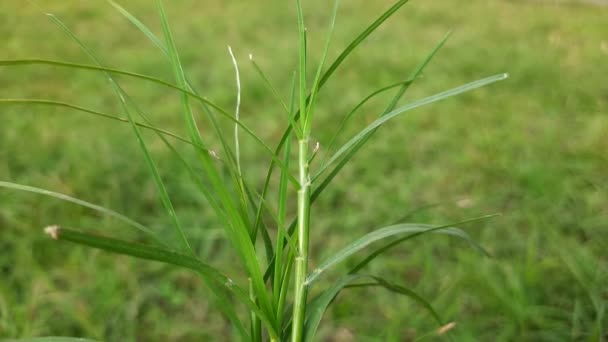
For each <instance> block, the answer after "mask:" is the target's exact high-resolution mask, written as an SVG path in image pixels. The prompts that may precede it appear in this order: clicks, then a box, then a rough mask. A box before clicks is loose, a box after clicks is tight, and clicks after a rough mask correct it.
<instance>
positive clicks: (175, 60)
mask: <svg viewBox="0 0 608 342" xmlns="http://www.w3.org/2000/svg"><path fill="white" fill-rule="evenodd" d="M156 5H157V8H158V12H159V14H160V18H161V26H162V27H163V33H164V36H165V41H166V45H167V47H168V50H169V55H170V57H171V64H172V66H173V71H174V73H175V76H176V78H177V80H178V85H179V86H181V87H182V88H185V87H186V86H187V84H186V78H185V76H184V70H183V68H182V65H181V62H180V60H179V56H178V53H177V48H176V46H175V42H174V40H173V38H172V35H171V30H170V29H169V23H168V20H167V16H166V13H165V11H164V8H163V5H162V1H161V0H157V1H156ZM182 107H183V116H184V119H185V120H186V122H187V126H188V129H189V131H190V136H191V139H192V140H193V141H197V142H199V143H200V144H201V145H203V146H204V144H203V142H202V138H201V136H200V133H199V131H198V129H197V127H196V123H195V121H194V116H193V115H192V110H191V108H190V105H189V100H188V95H186V94H182ZM199 156H200V158H199V159H200V160H201V162H202V164H203V167H205V171H206V173H207V175H208V177H209V178H210V180H211V182H212V183H213V184H214V188H215V190H216V192H217V193H218V196H219V197H220V200H221V202H222V204H223V206H224V207H225V209H226V210H227V212H228V214H229V216H230V218H231V219H232V221H233V222H232V227H226V228H228V230H229V231H231V234H230V235H231V240H232V242H233V244H234V247H235V248H236V249H237V251H238V252H239V254H240V255H241V259H242V261H243V263H244V265H245V267H246V269H247V271H248V273H249V276H250V277H251V279H252V283H253V287H254V289H255V293H256V296H257V300H258V301H259V303H260V307H261V309H262V311H264V313H265V314H266V315H267V317H273V320H272V321H270V322H265V323H270V325H271V326H268V327H267V329H268V331H269V333H271V335H272V332H273V331H274V332H275V335H274V336H271V337H276V331H277V330H278V329H276V319H274V318H275V317H276V316H275V313H274V310H273V307H272V305H271V302H270V298H269V297H268V293H267V292H266V287H265V284H264V281H263V276H262V273H261V270H260V265H259V262H258V260H257V255H256V252H255V247H254V246H253V243H252V240H251V238H250V236H249V232H248V230H247V227H246V223H245V222H244V220H243V217H241V216H240V214H239V213H238V210H237V209H236V206H235V203H234V201H233V200H232V198H230V195H229V194H228V192H227V190H226V188H225V186H224V185H223V184H222V183H221V179H220V178H219V175H218V174H217V170H216V169H215V168H214V166H213V165H212V164H211V163H210V162H211V161H210V156H209V155H206V154H200V153H199Z"/></svg>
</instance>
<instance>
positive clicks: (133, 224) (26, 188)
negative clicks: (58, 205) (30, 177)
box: [0, 181, 164, 244]
mask: <svg viewBox="0 0 608 342" xmlns="http://www.w3.org/2000/svg"><path fill="white" fill-rule="evenodd" d="M0 187H3V188H7V189H13V190H19V191H27V192H32V193H35V194H39V195H44V196H49V197H53V198H57V199H60V200H62V201H66V202H70V203H74V204H77V205H79V206H82V207H85V208H89V209H93V210H95V211H98V212H100V213H102V214H104V215H108V216H110V217H113V218H115V219H117V220H120V221H122V222H124V223H126V224H128V225H130V226H131V227H134V228H136V229H137V230H139V231H141V232H143V233H146V234H148V235H150V236H151V237H153V238H154V239H156V240H157V241H158V242H161V241H160V240H158V238H157V237H156V233H155V232H154V231H152V230H151V229H150V228H148V227H146V226H144V225H143V224H141V223H139V222H136V221H134V220H132V219H130V218H128V217H126V216H125V215H123V214H120V213H118V212H116V211H114V210H112V209H108V208H105V207H102V206H100V205H97V204H93V203H91V202H87V201H84V200H81V199H78V198H75V197H72V196H68V195H65V194H61V193H58V192H54V191H50V190H46V189H41V188H36V187H33V186H29V185H23V184H17V183H13V182H4V181H0ZM161 243H162V242H161ZM163 244H164V243H163Z"/></svg>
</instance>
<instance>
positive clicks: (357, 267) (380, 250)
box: [348, 214, 500, 274]
mask: <svg viewBox="0 0 608 342" xmlns="http://www.w3.org/2000/svg"><path fill="white" fill-rule="evenodd" d="M496 216H500V215H498V214H494V215H486V216H481V217H476V218H474V219H470V220H466V221H461V222H458V223H455V224H453V225H454V226H456V225H457V226H462V225H464V224H468V223H472V222H477V221H481V220H487V219H491V218H493V217H496ZM427 232H429V231H421V232H418V233H414V234H411V235H408V236H404V237H402V238H399V239H397V240H395V241H391V242H389V243H387V244H385V245H384V246H382V247H380V248H378V249H376V250H375V251H374V252H372V253H370V254H369V255H368V256H367V257H365V258H364V259H363V260H362V261H361V262H359V263H358V264H357V265H355V267H353V268H352V269H351V270H350V271H349V272H348V273H350V274H354V273H357V272H359V271H360V270H361V269H362V268H363V267H365V266H366V265H367V264H369V263H370V262H372V261H373V260H374V259H376V258H377V257H378V256H380V255H381V254H383V253H386V252H387V251H388V250H390V249H392V248H393V247H395V246H397V245H399V244H400V243H402V242H404V241H406V240H410V239H413V238H415V237H416V236H418V235H421V234H425V233H427ZM468 243H469V244H470V245H471V246H472V247H473V248H474V249H476V250H477V251H479V252H480V253H482V254H483V255H485V256H488V257H489V256H490V253H488V252H487V251H486V250H485V249H484V248H483V247H482V246H481V245H479V244H477V243H476V242H475V241H474V240H472V239H469V240H468Z"/></svg>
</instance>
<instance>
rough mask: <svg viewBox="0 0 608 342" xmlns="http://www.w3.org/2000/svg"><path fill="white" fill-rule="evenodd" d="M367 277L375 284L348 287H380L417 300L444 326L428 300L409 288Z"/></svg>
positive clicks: (370, 276)
mask: <svg viewBox="0 0 608 342" xmlns="http://www.w3.org/2000/svg"><path fill="white" fill-rule="evenodd" d="M366 277H368V278H371V279H373V280H374V282H375V283H374V282H372V283H367V284H361V285H354V286H348V287H369V286H380V287H383V288H385V289H387V290H389V291H391V292H395V293H397V294H401V295H404V296H407V297H409V298H411V299H413V300H415V301H416V302H418V303H419V304H420V305H422V306H423V307H424V308H425V309H426V310H427V311H428V312H429V313H430V314H431V316H433V318H434V319H435V321H436V322H437V324H438V325H439V326H442V325H443V320H442V319H441V316H439V313H438V312H437V310H435V308H434V307H433V305H432V304H431V303H430V302H429V301H428V300H426V299H424V298H423V297H422V296H420V295H419V294H418V293H416V292H415V291H413V290H412V289H409V288H407V287H404V286H401V285H396V284H393V283H391V282H389V281H387V280H386V279H384V278H381V277H378V276H373V275H366Z"/></svg>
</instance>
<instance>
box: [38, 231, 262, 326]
mask: <svg viewBox="0 0 608 342" xmlns="http://www.w3.org/2000/svg"><path fill="white" fill-rule="evenodd" d="M44 231H45V233H46V234H47V235H49V236H50V237H51V238H52V239H54V240H59V241H69V242H72V243H76V244H79V245H84V246H88V247H93V248H96V249H101V250H104V251H107V252H111V253H116V254H122V255H128V256H131V257H135V258H138V259H144V260H151V261H158V262H162V263H165V264H170V265H174V266H178V267H182V268H186V269H190V270H192V271H195V272H197V273H198V274H200V275H201V276H202V277H203V278H204V279H206V280H207V281H210V282H212V283H214V284H216V285H218V286H221V287H222V288H223V289H225V290H227V291H229V292H230V293H232V294H233V295H234V296H235V297H236V298H237V299H239V300H240V301H241V302H242V303H243V304H245V305H246V306H247V307H248V308H249V309H250V310H252V311H255V312H256V314H257V315H258V316H259V317H260V319H262V320H263V321H265V322H267V323H270V322H272V320H271V319H270V318H269V317H268V316H266V315H265V314H264V312H262V310H260V308H259V307H258V306H257V305H256V304H255V303H254V302H252V301H251V300H250V299H249V294H248V293H247V291H245V290H243V289H242V288H241V287H239V286H238V285H236V284H235V283H234V281H233V280H232V279H230V278H228V277H227V276H225V275H224V274H222V273H221V272H220V271H219V270H217V269H216V268H214V267H213V266H210V265H209V264H206V263H204V262H202V261H200V260H199V259H197V258H194V257H192V256H189V255H186V254H182V253H179V252H175V251H171V250H167V249H162V248H158V247H153V246H148V245H143V244H137V243H132V242H127V241H123V240H118V239H112V238H108V237H103V236H99V235H93V234H87V233H82V232H79V231H76V230H72V229H67V228H60V227H58V226H50V227H47V228H45V230H44Z"/></svg>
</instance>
